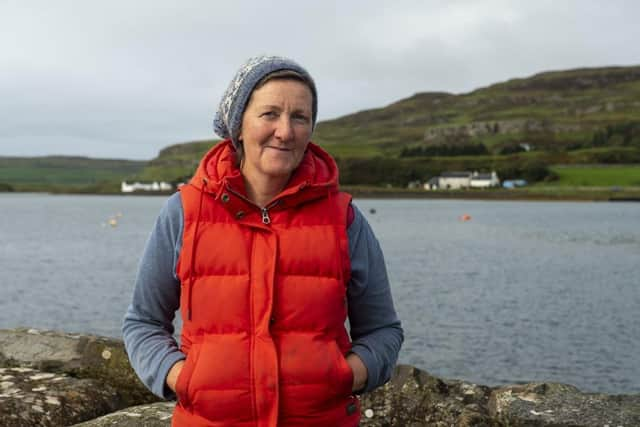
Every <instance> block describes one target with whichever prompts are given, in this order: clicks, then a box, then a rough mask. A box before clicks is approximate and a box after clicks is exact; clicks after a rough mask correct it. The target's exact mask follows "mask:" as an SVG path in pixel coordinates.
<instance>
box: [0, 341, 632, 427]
mask: <svg viewBox="0 0 640 427" xmlns="http://www.w3.org/2000/svg"><path fill="white" fill-rule="evenodd" d="M156 400H157V399H156V398H155V397H154V396H153V395H151V394H150V393H148V392H147V391H146V390H145V389H144V387H143V386H142V384H141V383H140V382H139V380H138V379H137V378H136V377H135V374H134V373H133V370H132V369H131V367H130V366H129V363H128V359H127V356H126V354H125V352H124V348H123V345H122V343H121V342H120V341H118V340H112V339H106V338H101V337H95V336H87V335H71V334H64V333H57V332H43V331H36V330H27V329H15V330H0V426H3V427H22V426H34V425H40V426H68V425H77V426H83V427H92V426H95V427H103V426H123V427H129V426H131V427H133V426H141V427H169V426H170V425H171V414H172V411H173V406H174V404H173V403H169V402H157V401H156ZM151 402H155V403H151ZM361 403H362V405H361V406H362V421H361V425H362V426H363V427H387V426H389V427H390V426H403V427H417V426H435V427H445V426H447V427H449V426H459V427H471V426H478V427H482V426H487V427H489V426H490V427H507V426H509V427H514V426H515V427H518V426H532V427H537V426H540V427H543V426H544V427H547V426H549V427H551V426H554V427H564V426H567V427H569V426H570V427H592V426H593V427H595V426H598V427H604V426H609V427H618V426H621V427H632V426H640V395H624V396H622V395H621V396H611V395H604V394H590V393H582V392H580V391H579V390H578V389H576V388H575V387H573V386H570V385H564V384H555V383H532V384H525V385H514V386H505V387H498V388H491V387H487V386H483V385H476V384H471V383H467V382H464V381H457V380H446V379H440V378H437V377H434V376H432V375H429V374H428V373H427V372H425V371H422V370H420V369H417V368H414V367H411V366H404V365H400V366H398V367H397V368H396V371H395V373H394V376H393V378H392V380H391V381H390V382H389V383H388V384H386V385H385V386H384V387H381V388H380V389H378V390H376V391H374V392H373V393H370V394H367V395H364V396H362V399H361ZM134 405H136V406H134Z"/></svg>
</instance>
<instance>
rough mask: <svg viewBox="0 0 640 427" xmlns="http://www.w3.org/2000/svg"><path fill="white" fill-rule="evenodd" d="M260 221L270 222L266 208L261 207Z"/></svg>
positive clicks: (267, 223)
mask: <svg viewBox="0 0 640 427" xmlns="http://www.w3.org/2000/svg"><path fill="white" fill-rule="evenodd" d="M262 223H263V224H266V225H269V224H271V218H269V211H268V210H267V208H262Z"/></svg>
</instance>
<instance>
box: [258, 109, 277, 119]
mask: <svg viewBox="0 0 640 427" xmlns="http://www.w3.org/2000/svg"><path fill="white" fill-rule="evenodd" d="M260 117H264V118H266V119H275V118H277V117H278V113H276V112H275V111H265V112H264V113H262V114H260Z"/></svg>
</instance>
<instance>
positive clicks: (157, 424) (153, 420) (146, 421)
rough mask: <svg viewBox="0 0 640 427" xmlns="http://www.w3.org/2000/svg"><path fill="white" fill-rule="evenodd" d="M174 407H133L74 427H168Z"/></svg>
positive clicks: (165, 403) (158, 404) (161, 403)
mask: <svg viewBox="0 0 640 427" xmlns="http://www.w3.org/2000/svg"><path fill="white" fill-rule="evenodd" d="M174 406H175V404H174V403H169V402H157V403H151V404H148V405H139V406H133V407H131V408H127V409H124V410H122V411H118V412H114V413H113V414H109V415H105V416H103V417H100V418H96V419H94V420H91V421H87V422H84V423H81V424H76V425H75V426H74V427H107V426H109V427H113V426H118V427H170V426H171V415H172V414H173V407H174Z"/></svg>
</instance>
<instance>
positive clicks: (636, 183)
mask: <svg viewBox="0 0 640 427" xmlns="http://www.w3.org/2000/svg"><path fill="white" fill-rule="evenodd" d="M551 170H552V171H553V172H555V173H556V174H557V175H558V178H559V179H558V180H557V181H554V182H553V183H550V184H541V185H544V186H547V187H549V188H551V187H566V186H572V187H640V166H604V165H601V166H554V167H552V168H551Z"/></svg>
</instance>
